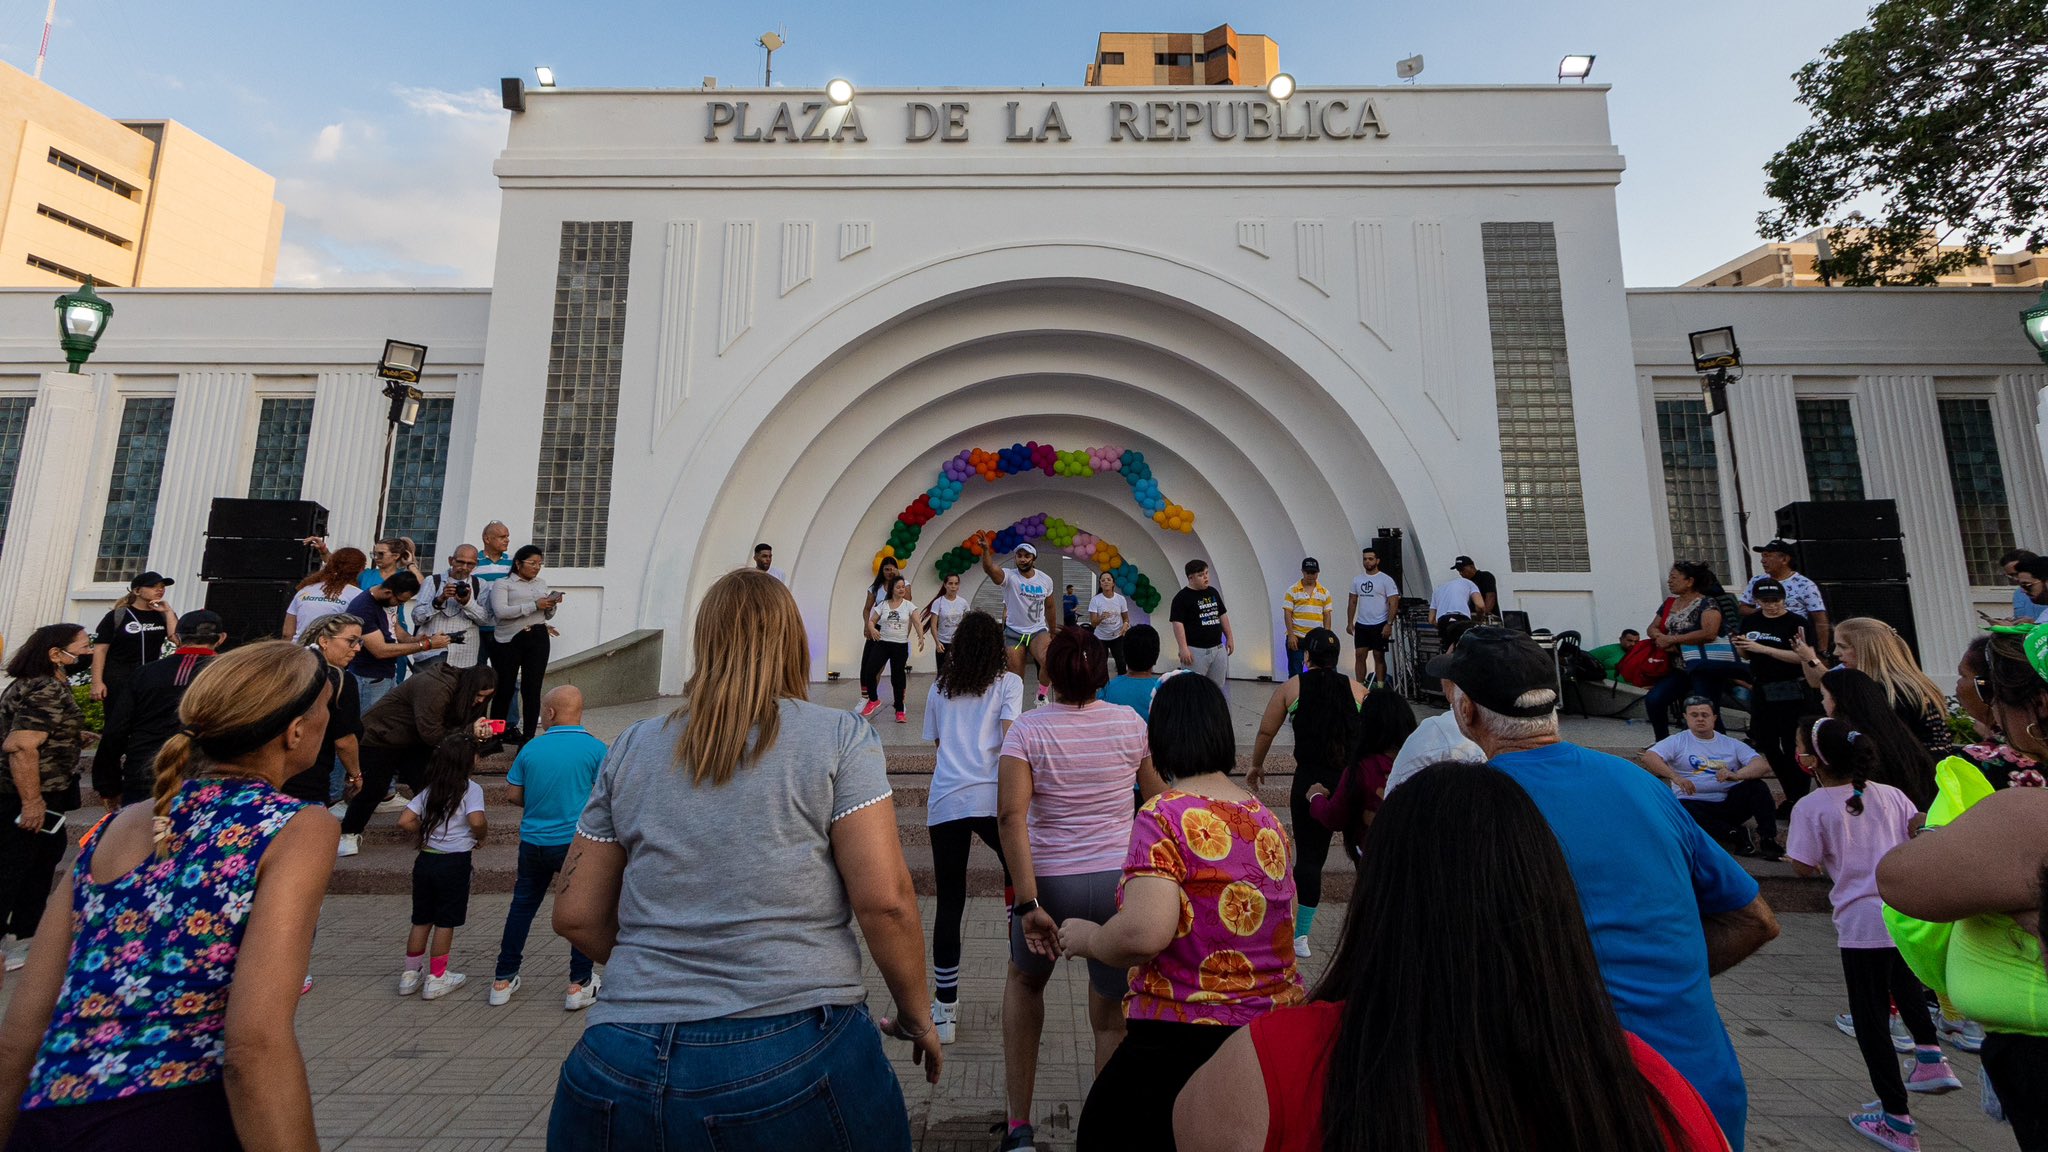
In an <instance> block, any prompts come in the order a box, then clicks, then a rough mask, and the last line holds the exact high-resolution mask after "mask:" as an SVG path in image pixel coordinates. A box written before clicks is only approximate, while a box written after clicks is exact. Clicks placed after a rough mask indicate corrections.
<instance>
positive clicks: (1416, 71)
mask: <svg viewBox="0 0 2048 1152" xmlns="http://www.w3.org/2000/svg"><path fill="white" fill-rule="evenodd" d="M1394 75H1396V76H1399V77H1400V78H1401V79H1403V80H1413V79H1415V78H1416V77H1417V76H1420V75H1422V57H1421V56H1419V55H1417V56H1410V57H1408V58H1407V59H1406V60H1396V61H1394Z"/></svg>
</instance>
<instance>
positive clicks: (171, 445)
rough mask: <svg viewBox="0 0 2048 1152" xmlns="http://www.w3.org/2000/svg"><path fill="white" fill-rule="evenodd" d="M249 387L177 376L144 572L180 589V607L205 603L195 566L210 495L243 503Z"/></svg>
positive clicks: (222, 377) (237, 381)
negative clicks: (238, 498) (153, 572)
mask: <svg viewBox="0 0 2048 1152" xmlns="http://www.w3.org/2000/svg"><path fill="white" fill-rule="evenodd" d="M251 389H252V380H251V377H250V374H249V373H247V372H222V371H212V370H208V371H200V372H183V373H180V374H179V376H178V397H177V403H176V404H175V405H173V406H172V408H171V432H170V439H169V440H168V441H167V442H166V444H165V446H164V459H165V460H166V461H172V462H174V464H173V466H171V467H167V468H165V469H164V476H163V487H162V488H161V490H160V491H159V492H158V494H157V498H156V530H155V531H154V532H152V533H151V534H150V546H149V566H150V567H151V568H154V569H156V570H157V571H159V572H161V573H163V574H164V575H166V576H169V577H170V578H171V579H173V580H176V581H178V582H179V586H180V587H181V588H182V589H183V590H184V594H183V595H181V596H179V597H177V598H176V599H174V600H173V601H172V603H173V604H178V605H182V606H183V607H185V608H188V609H189V608H192V607H196V606H197V605H198V604H199V603H200V602H201V601H203V600H204V598H205V594H204V593H203V592H201V591H199V562H200V559H201V557H202V556H203V555H204V554H205V551H206V519H207V514H208V513H209V512H210V511H211V509H212V506H213V499H214V497H216V496H246V495H248V491H249V477H248V476H247V475H245V474H242V473H241V470H242V468H244V467H245V466H246V465H245V462H244V455H243V453H242V451H241V449H242V434H243V430H244V427H243V426H244V425H245V424H246V423H247V421H246V419H245V418H246V417H247V416H248V409H249V395H250V392H251Z"/></svg>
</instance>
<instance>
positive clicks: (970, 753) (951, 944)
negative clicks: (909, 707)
mask: <svg viewBox="0 0 2048 1152" xmlns="http://www.w3.org/2000/svg"><path fill="white" fill-rule="evenodd" d="M957 579H958V577H953V578H950V579H949V581H948V583H951V582H952V581H953V580H957ZM950 647H951V649H952V652H951V655H950V657H949V658H948V659H947V660H946V662H945V663H943V664H941V665H940V666H939V675H938V678H937V679H936V680H934V681H932V686H931V691H930V692H928V693H927V694H926V695H925V701H924V738H925V739H927V740H930V741H931V742H932V743H934V744H936V745H937V746H938V757H937V759H936V761H935V762H934V763H933V765H932V781H931V787H930V790H929V791H928V792H927V794H926V798H925V824H926V826H927V827H929V828H930V830H931V840H932V878H933V881H934V884H935V886H936V887H937V888H938V910H937V913H936V914H935V915H934V917H933V919H932V986H933V990H934V991H933V999H932V1023H933V1025H934V1026H936V1027H937V1028H938V1030H939V1043H941V1044H951V1043H952V1042H953V1033H954V1026H955V1021H956V1020H957V1019H958V1015H959V1001H960V917H961V916H962V914H964V913H965V912H966V909H967V855H968V853H969V852H970V851H972V850H973V848H974V841H975V839H976V838H977V837H979V838H980V840H981V842H982V843H983V844H986V845H988V847H989V850H990V851H992V852H994V853H995V854H996V863H998V864H1001V865H1002V867H1003V895H1004V900H1003V904H1004V906H1005V907H1007V906H1008V905H1009V904H1010V903H1011V900H1010V899H1009V897H1010V865H1009V862H1008V861H1007V860H1006V859H1005V858H1004V857H1003V838H1002V833H1001V831H1000V830H999V829H998V828H997V827H996V788H997V785H996V780H997V774H998V767H997V765H998V761H1000V759H1001V758H1002V751H1003V739H1004V738H1005V737H1007V736H1008V735H1009V734H1010V725H1011V724H1013V723H1015V722H1016V719H1017V717H1019V716H1021V715H1023V714H1024V680H1023V678H1022V677H1020V676H1018V675H1017V674H1016V673H1015V672H1012V671H1010V669H1009V665H1008V663H1007V662H1006V661H1005V659H1004V656H1003V626H1002V625H1001V624H998V623H996V618H995V617H993V616H991V615H989V614H988V613H986V612H969V613H967V614H966V615H965V616H962V617H960V618H959V620H958V622H957V626H956V627H955V628H954V631H953V636H952V640H951V644H950Z"/></svg>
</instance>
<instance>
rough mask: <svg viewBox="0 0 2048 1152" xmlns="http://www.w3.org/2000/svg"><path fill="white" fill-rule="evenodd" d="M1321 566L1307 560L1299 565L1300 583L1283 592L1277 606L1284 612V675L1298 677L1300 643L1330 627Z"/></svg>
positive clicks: (1316, 562)
mask: <svg viewBox="0 0 2048 1152" xmlns="http://www.w3.org/2000/svg"><path fill="white" fill-rule="evenodd" d="M1322 571H1323V565H1322V563H1321V562H1320V561H1318V560H1317V559H1316V558H1315V557H1313V556H1310V557H1308V558H1307V559H1304V560H1303V561H1302V562H1301V579H1299V580H1297V581H1295V582H1294V584H1293V585H1292V586H1290V587H1289V588H1288V589H1287V595H1285V596H1283V597H1281V603H1282V605H1283V606H1284V607H1285V609H1286V612H1287V675H1288V677H1289V678H1290V679H1291V678H1293V677H1295V676H1299V675H1301V665H1302V658H1303V653H1302V650H1301V641H1302V639H1303V637H1306V636H1307V635H1308V634H1309V631H1310V629H1314V628H1328V627H1329V626H1330V605H1331V603H1332V600H1331V597H1330V590H1329V589H1328V588H1325V587H1323V584H1322V575H1321V574H1322Z"/></svg>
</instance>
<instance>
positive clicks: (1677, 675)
mask: <svg viewBox="0 0 2048 1152" xmlns="http://www.w3.org/2000/svg"><path fill="white" fill-rule="evenodd" d="M1690 695H1692V677H1691V676H1689V675H1687V674H1686V671H1685V669H1684V668H1683V667H1681V666H1679V665H1678V664H1677V663H1676V662H1674V663H1673V665H1672V668H1671V671H1669V672H1666V673H1665V674H1664V678H1663V679H1662V680H1659V681H1657V682H1656V683H1655V684H1652V685H1650V690H1649V691H1648V692H1646V693H1644V694H1643V711H1644V712H1647V713H1648V714H1649V717H1650V731H1651V732H1653V733H1655V734H1656V737H1657V739H1659V740H1662V739H1663V738H1665V737H1666V736H1669V735H1671V706H1672V705H1673V704H1676V703H1678V702H1679V701H1680V700H1683V699H1685V698H1686V697H1687V696H1690Z"/></svg>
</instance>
